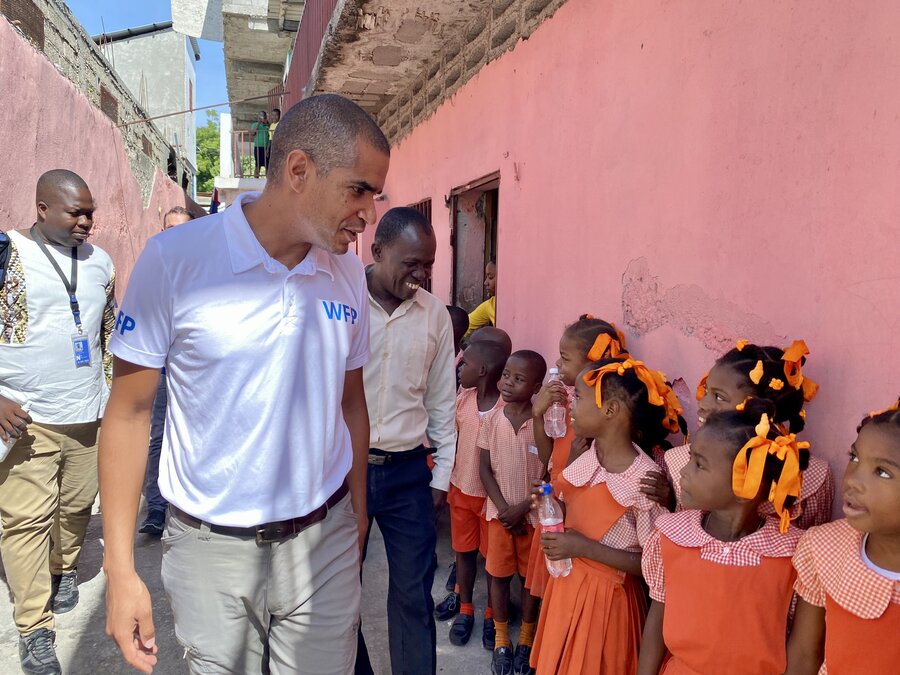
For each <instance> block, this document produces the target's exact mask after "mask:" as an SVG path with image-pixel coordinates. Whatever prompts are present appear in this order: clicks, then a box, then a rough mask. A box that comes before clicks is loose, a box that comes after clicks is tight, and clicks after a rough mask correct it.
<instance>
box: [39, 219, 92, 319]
mask: <svg viewBox="0 0 900 675" xmlns="http://www.w3.org/2000/svg"><path fill="white" fill-rule="evenodd" d="M31 238H32V239H33V240H34V243H35V244H37V245H38V248H39V249H41V251H43V253H44V255H45V256H47V260H49V261H50V264H51V265H53V269H55V270H56V273H57V274H58V275H59V278H60V279H61V280H62V282H63V285H64V286H65V287H66V292H67V293H68V294H69V307H70V308H71V310H72V318H73V319H75V327H76V328H77V329H78V332H79V333H81V310H80V309H79V308H78V298H77V297H76V296H75V291H76V290H77V289H78V249H77V248H76V247H75V246H73V247H72V280H71V281H69V280H68V279H66V275H65V274H63V271H62V270H61V269H60V267H59V264H58V263H57V262H56V259H55V258H54V257H53V256H52V255H50V251H48V250H47V245H46V244H45V243H44V238H43V236H42V235H41V233H40V232H38V229H37V227H36V226H32V228H31Z"/></svg>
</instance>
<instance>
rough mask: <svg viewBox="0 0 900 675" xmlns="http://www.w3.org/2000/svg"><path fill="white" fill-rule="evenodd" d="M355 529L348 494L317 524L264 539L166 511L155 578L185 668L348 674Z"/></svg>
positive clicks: (354, 616)
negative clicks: (159, 566) (231, 533)
mask: <svg viewBox="0 0 900 675" xmlns="http://www.w3.org/2000/svg"><path fill="white" fill-rule="evenodd" d="M358 534H359V531H358V529H357V520H356V515H355V514H354V513H353V508H352V507H351V505H350V496H349V495H348V496H347V497H345V498H344V499H343V500H341V501H340V502H339V503H338V504H337V505H336V506H335V507H334V508H333V509H331V510H329V512H328V516H327V517H326V518H325V520H323V521H322V522H320V523H316V524H315V525H313V526H312V527H310V528H308V529H306V530H304V531H303V532H301V533H300V534H297V535H294V536H292V537H289V538H287V539H284V540H282V541H279V542H277V543H272V544H257V543H256V540H255V539H253V538H249V537H234V536H226V535H222V534H216V533H214V532H210V530H209V526H208V525H205V524H204V525H203V526H202V527H201V528H200V529H197V528H194V527H191V526H190V525H187V524H185V523H184V522H182V521H181V520H179V519H178V517H177V516H176V515H174V514H173V512H172V510H171V509H169V515H168V518H167V519H166V528H165V531H164V532H163V537H162V544H163V560H162V581H163V585H164V586H165V589H166V595H168V597H169V603H170V604H171V605H172V613H173V614H174V616H175V635H176V637H177V638H178V641H179V642H180V643H181V645H182V646H183V647H184V649H185V657H186V659H187V662H188V665H189V667H190V672H191V673H220V674H225V673H229V674H231V673H237V674H242V675H243V674H245V673H246V674H248V675H250V674H253V675H260V673H271V675H289V674H290V675H304V674H307V673H308V674H309V675H348V674H349V673H352V672H353V667H354V664H355V662H356V642H357V636H356V633H357V627H358V625H359V603H360V580H359V569H360V567H359V545H358Z"/></svg>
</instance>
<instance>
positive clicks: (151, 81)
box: [92, 21, 200, 174]
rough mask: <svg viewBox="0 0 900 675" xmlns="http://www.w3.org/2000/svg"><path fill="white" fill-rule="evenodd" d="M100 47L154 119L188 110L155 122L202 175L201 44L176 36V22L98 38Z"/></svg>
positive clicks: (190, 38)
mask: <svg viewBox="0 0 900 675" xmlns="http://www.w3.org/2000/svg"><path fill="white" fill-rule="evenodd" d="M92 39H93V40H94V42H95V43H97V44H98V45H99V46H100V50H101V51H102V52H103V55H104V56H105V57H106V60H107V61H108V62H109V63H110V64H111V65H112V67H113V68H114V69H115V71H116V73H118V75H119V77H121V78H122V80H123V81H124V82H125V84H126V85H127V86H128V88H129V89H130V90H131V93H132V94H133V95H134V97H135V99H137V101H138V102H139V103H140V104H141V106H142V107H143V108H144V109H145V110H147V112H149V113H150V115H151V116H154V117H155V116H157V115H168V114H170V113H174V112H179V111H182V110H184V111H188V112H185V113H183V114H180V115H174V116H171V117H163V118H160V119H158V120H154V122H155V124H156V126H157V127H159V129H160V131H162V133H163V135H164V136H165V138H166V140H167V141H168V142H169V143H170V144H171V145H172V147H174V148H175V149H176V152H177V153H178V155H179V156H180V157H182V158H183V159H184V160H185V161H187V162H188V163H189V164H190V166H191V168H192V169H193V173H194V174H196V172H197V169H196V167H197V132H196V129H195V120H194V112H193V110H192V109H193V107H194V104H195V100H196V94H195V92H196V89H197V74H196V71H195V69H194V62H195V61H199V60H200V47H199V45H198V43H197V39H196V38H194V37H188V36H185V35H182V34H181V33H177V32H175V30H173V28H172V22H171V21H166V22H164V23H154V24H150V25H147V26H139V27H136V28H126V29H124V30H118V31H113V32H109V33H103V34H100V35H94V36H93V38H92Z"/></svg>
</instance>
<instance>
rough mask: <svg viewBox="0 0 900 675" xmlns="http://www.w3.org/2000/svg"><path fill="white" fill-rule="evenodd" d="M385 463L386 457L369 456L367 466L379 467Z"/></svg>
mask: <svg viewBox="0 0 900 675" xmlns="http://www.w3.org/2000/svg"><path fill="white" fill-rule="evenodd" d="M386 461H387V455H371V454H370V455H369V464H375V465H376V466H381V465H382V464H384V463H385V462H386Z"/></svg>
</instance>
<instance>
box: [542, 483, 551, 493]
mask: <svg viewBox="0 0 900 675" xmlns="http://www.w3.org/2000/svg"><path fill="white" fill-rule="evenodd" d="M541 494H542V495H552V494H553V486H552V485H550V483H543V484H542V485H541Z"/></svg>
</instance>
